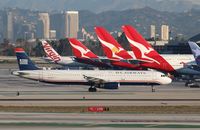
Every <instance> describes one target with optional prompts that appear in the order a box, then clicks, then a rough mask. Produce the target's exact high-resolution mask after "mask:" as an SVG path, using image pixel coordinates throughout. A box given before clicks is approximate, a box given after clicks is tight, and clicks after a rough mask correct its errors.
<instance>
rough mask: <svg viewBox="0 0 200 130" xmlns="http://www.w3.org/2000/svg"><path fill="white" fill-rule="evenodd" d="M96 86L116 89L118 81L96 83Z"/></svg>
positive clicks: (118, 85) (118, 84)
mask: <svg viewBox="0 0 200 130" xmlns="http://www.w3.org/2000/svg"><path fill="white" fill-rule="evenodd" d="M97 87H98V88H102V89H118V88H119V87H120V83H117V82H110V83H104V84H100V85H98V86H97Z"/></svg>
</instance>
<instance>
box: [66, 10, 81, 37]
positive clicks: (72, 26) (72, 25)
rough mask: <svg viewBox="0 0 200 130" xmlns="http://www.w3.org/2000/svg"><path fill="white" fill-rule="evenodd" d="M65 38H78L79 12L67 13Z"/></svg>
mask: <svg viewBox="0 0 200 130" xmlns="http://www.w3.org/2000/svg"><path fill="white" fill-rule="evenodd" d="M64 31H65V37H70V38H77V37H78V31H79V13H78V11H66V12H65V29H64Z"/></svg>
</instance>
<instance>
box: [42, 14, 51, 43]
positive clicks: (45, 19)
mask: <svg viewBox="0 0 200 130" xmlns="http://www.w3.org/2000/svg"><path fill="white" fill-rule="evenodd" d="M39 19H40V20H41V21H42V23H43V37H42V38H44V39H49V34H50V33H49V32H50V19H49V14H48V13H39Z"/></svg>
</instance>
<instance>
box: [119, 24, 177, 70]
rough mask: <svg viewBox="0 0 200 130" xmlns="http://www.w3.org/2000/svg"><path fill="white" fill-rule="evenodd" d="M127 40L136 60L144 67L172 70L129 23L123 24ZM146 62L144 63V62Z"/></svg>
mask: <svg viewBox="0 0 200 130" xmlns="http://www.w3.org/2000/svg"><path fill="white" fill-rule="evenodd" d="M122 30H123V31H124V33H125V35H126V38H127V40H128V41H129V44H130V46H131V49H132V51H133V53H134V54H135V56H136V58H137V59H138V60H141V61H143V62H144V63H143V64H142V65H143V66H144V67H148V68H153V69H158V70H161V71H167V72H172V71H174V69H173V67H172V66H171V65H170V64H169V63H168V62H167V61H166V60H165V59H164V58H163V57H162V56H161V55H160V54H158V52H157V51H155V50H154V49H153V47H152V46H151V45H150V44H149V43H148V42H147V41H146V40H145V39H144V38H143V37H142V35H141V34H139V33H138V32H137V31H136V29H135V28H133V27H132V26H130V25H123V26H122ZM145 62H146V63H145Z"/></svg>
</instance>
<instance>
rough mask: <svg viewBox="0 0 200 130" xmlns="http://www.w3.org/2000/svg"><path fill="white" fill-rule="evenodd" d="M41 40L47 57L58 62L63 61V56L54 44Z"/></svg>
mask: <svg viewBox="0 0 200 130" xmlns="http://www.w3.org/2000/svg"><path fill="white" fill-rule="evenodd" d="M41 42H42V46H43V48H44V51H45V53H46V56H47V57H49V58H50V59H51V60H53V61H54V62H56V63H57V62H59V61H61V59H62V58H61V56H60V55H59V54H58V53H57V52H56V51H55V50H54V49H53V48H52V46H51V45H50V44H49V43H48V42H47V41H41Z"/></svg>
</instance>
